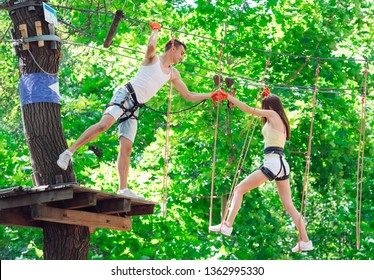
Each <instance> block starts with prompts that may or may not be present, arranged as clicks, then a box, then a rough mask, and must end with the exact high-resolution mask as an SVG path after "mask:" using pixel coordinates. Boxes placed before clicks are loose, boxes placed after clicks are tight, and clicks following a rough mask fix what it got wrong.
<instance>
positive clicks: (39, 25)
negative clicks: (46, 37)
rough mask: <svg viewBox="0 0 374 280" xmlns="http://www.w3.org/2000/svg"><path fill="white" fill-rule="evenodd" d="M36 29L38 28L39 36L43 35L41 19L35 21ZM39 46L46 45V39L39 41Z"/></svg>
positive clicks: (37, 33)
mask: <svg viewBox="0 0 374 280" xmlns="http://www.w3.org/2000/svg"><path fill="white" fill-rule="evenodd" d="M35 30H36V35H37V36H41V35H43V31H42V22H41V21H40V20H38V21H35ZM38 46H39V47H44V41H38Z"/></svg>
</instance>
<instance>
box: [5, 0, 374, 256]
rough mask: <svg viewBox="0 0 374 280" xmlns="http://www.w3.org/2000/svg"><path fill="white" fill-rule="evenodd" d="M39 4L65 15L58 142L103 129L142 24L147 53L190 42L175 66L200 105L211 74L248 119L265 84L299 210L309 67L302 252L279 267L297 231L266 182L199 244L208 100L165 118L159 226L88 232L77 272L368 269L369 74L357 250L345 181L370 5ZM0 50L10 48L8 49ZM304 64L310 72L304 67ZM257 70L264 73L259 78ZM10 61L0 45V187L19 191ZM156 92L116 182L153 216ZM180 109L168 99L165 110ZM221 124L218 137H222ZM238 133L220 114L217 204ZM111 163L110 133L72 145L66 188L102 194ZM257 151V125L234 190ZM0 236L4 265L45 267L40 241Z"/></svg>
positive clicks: (206, 181) (155, 221)
mask: <svg viewBox="0 0 374 280" xmlns="http://www.w3.org/2000/svg"><path fill="white" fill-rule="evenodd" d="M51 2H52V4H56V5H61V6H68V7H72V8H74V9H73V10H70V9H64V8H58V16H59V19H60V27H59V29H58V32H59V34H60V36H61V38H62V39H63V40H64V42H65V44H64V45H63V48H62V49H63V55H64V57H63V59H62V61H61V64H60V71H59V77H60V91H61V94H62V105H63V107H62V112H61V114H62V122H63V127H64V132H65V136H66V138H67V141H68V143H69V144H71V143H73V142H74V140H76V139H77V137H78V136H79V135H80V134H81V133H82V132H83V130H84V129H85V128H86V127H88V126H89V125H91V124H93V123H95V122H96V121H98V120H99V119H100V118H101V115H102V112H103V111H104V108H105V104H106V103H107V102H108V101H109V100H110V98H111V95H112V92H113V90H114V89H115V88H116V87H117V86H118V85H121V84H123V83H125V82H127V81H128V80H129V79H130V78H131V77H132V76H133V75H134V72H135V71H136V68H137V66H138V65H139V63H140V61H141V59H142V58H143V55H144V52H145V46H146V43H147V39H148V36H149V27H148V22H149V21H150V20H152V21H159V22H160V23H161V24H162V26H163V27H162V31H161V32H160V37H159V45H158V51H159V52H161V51H162V48H163V45H164V44H165V43H166V42H167V41H168V40H169V39H170V37H171V35H172V34H171V33H172V31H174V35H175V36H176V37H178V38H179V39H181V40H182V41H185V42H187V53H186V56H185V61H184V62H183V63H182V64H181V65H178V66H176V67H177V68H178V69H179V70H180V72H181V74H182V77H183V79H184V81H185V83H186V85H187V86H188V88H189V89H190V90H191V91H193V92H203V93H208V92H210V91H211V90H212V89H214V83H213V81H212V79H211V78H212V77H213V75H215V74H218V72H219V70H220V67H222V73H223V76H224V77H227V76H231V77H234V78H235V80H236V84H235V85H234V86H235V87H236V88H237V89H238V91H237V97H238V98H239V99H240V100H242V101H244V102H246V103H248V104H249V105H251V106H255V105H256V102H255V100H256V97H257V96H258V93H259V87H260V86H261V85H260V81H262V78H264V82H265V83H267V85H268V86H269V87H270V89H271V90H272V92H273V93H275V94H277V95H279V96H280V97H281V98H282V100H283V102H284V106H285V108H286V110H287V112H288V116H289V118H290V122H291V128H292V132H291V140H290V141H289V142H288V143H287V146H286V153H287V154H286V155H287V158H288V160H289V163H290V165H291V167H292V174H291V185H292V191H293V200H294V203H295V206H296V208H297V209H300V206H301V205H300V203H301V195H302V188H303V182H304V172H305V168H306V162H305V154H306V151H307V148H308V140H309V131H310V125H311V117H312V114H311V112H312V106H311V104H312V96H313V88H314V86H315V81H316V80H315V73H316V68H317V65H318V63H320V67H321V72H320V74H319V78H318V87H319V91H318V93H317V104H316V107H315V118H314V123H313V139H312V140H313V141H312V151H311V166H310V174H309V188H308V190H309V191H308V204H307V212H306V220H307V230H308V234H309V236H310V238H311V239H312V240H313V242H314V244H315V250H314V251H312V252H309V253H307V254H305V253H303V254H292V253H290V248H291V247H292V246H293V245H295V244H296V241H297V232H296V229H295V227H294V225H293V223H292V221H291V220H290V218H289V217H288V215H287V213H285V212H284V210H283V207H282V205H281V202H280V201H279V197H278V194H277V192H276V190H275V188H274V186H273V185H272V184H270V183H267V184H265V185H264V186H261V187H260V188H259V189H256V190H253V191H251V192H250V193H248V194H246V196H245V198H244V201H243V205H242V208H241V210H240V213H239V215H238V217H237V219H236V222H235V228H234V233H233V235H232V237H225V236H220V235H216V234H210V233H208V230H207V229H208V221H209V207H210V199H209V197H210V191H211V182H212V157H213V144H214V129H215V118H216V108H215V107H214V106H212V103H211V101H210V100H208V101H207V102H205V103H203V104H201V105H199V106H197V107H195V108H193V109H191V110H188V111H186V112H183V113H179V114H173V115H172V117H171V131H170V151H169V172H168V182H169V185H168V201H167V216H166V218H163V216H162V211H161V203H160V204H159V205H157V206H156V212H155V214H154V215H152V216H141V217H134V218H133V230H132V231H129V232H117V231H111V230H103V229H98V230H97V231H96V232H95V233H93V234H92V235H91V250H90V255H89V258H90V259H133V260H138V259H152V260H165V259H194V260H204V259H230V260H231V259H232V260H236V259H339V260H344V259H373V258H374V252H373V248H374V246H373V242H374V241H373V237H372V236H373V228H374V224H373V220H374V219H373V214H372V213H373V206H372V205H373V198H374V195H373V185H374V176H373V175H374V174H373V172H372V170H374V166H373V162H374V161H373V158H372V157H373V149H374V145H373V136H372V135H373V111H372V110H373V97H372V93H373V87H374V83H373V72H374V68H373V62H372V61H370V63H369V73H368V75H367V90H368V91H367V94H368V95H369V96H368V97H367V105H368V106H367V108H366V118H367V119H366V145H365V172H364V180H363V192H362V197H363V201H362V216H361V249H360V250H357V249H356V224H355V222H356V191H357V189H356V183H357V175H356V170H357V155H358V146H359V127H360V116H361V98H360V94H361V91H360V88H362V87H363V85H364V76H363V71H364V62H363V61H358V60H357V61H355V60H354V59H353V58H358V59H365V58H370V59H373V57H374V53H373V50H374V45H373V42H374V40H373V39H374V38H373V34H374V30H373V28H374V27H373V26H374V21H373V18H374V17H373V10H372V1H343V2H342V1H321V0H318V1H306V0H290V1H241V0H240V1H239V0H230V1H202V0H196V1H188V2H186V1H181V0H174V1H161V0H157V1H145V0H142V1H138V0H137V1H134V0H132V1H130V0H128V1H117V0H116V1H110V4H108V1H101V0H95V1H88V2H87V1H76V0H64V1H51ZM105 3H106V5H104V4H105ZM80 9H83V10H80ZM118 9H122V10H123V11H124V13H125V15H126V18H125V20H123V21H121V22H120V24H119V27H118V30H117V33H116V36H115V37H114V40H113V44H112V46H111V47H110V48H109V49H104V48H103V47H101V46H102V44H103V41H104V39H105V36H106V34H107V31H108V29H109V26H110V24H111V21H112V18H113V13H114V12H115V11H116V10H118ZM84 10H87V11H84ZM88 10H95V11H96V10H99V11H100V12H99V13H91V12H89V11H88ZM66 23H69V24H66ZM9 24H10V19H9V17H8V16H7V14H6V12H5V11H0V30H4V31H5V30H6V29H7V27H8V26H9ZM0 35H2V32H0ZM5 39H10V37H9V35H6V36H5ZM69 42H74V44H70V43H69ZM221 47H222V50H223V59H222V63H220V58H219V51H220V48H221ZM309 56H312V57H313V58H311V59H308V57H309ZM317 57H320V58H321V60H320V61H319V60H318V59H315V58H317ZM334 57H336V58H342V59H333V58H334ZM324 58H332V59H324ZM343 58H347V59H343ZM348 58H349V59H351V58H352V59H351V60H349V59H348ZM267 59H270V65H269V66H268V68H267V71H266V75H265V76H264V77H263V73H264V68H265V63H266V61H267ZM17 63H18V62H17V57H16V56H15V55H14V54H13V53H12V46H11V44H10V43H6V42H1V43H0V69H1V71H2V76H1V78H0V79H1V82H0V98H1V100H2V102H1V103H0V104H1V105H0V112H1V118H0V155H1V157H2V160H1V161H0V173H1V176H0V186H1V188H6V187H13V186H30V185H31V184H32V183H31V179H30V175H31V163H30V159H29V156H28V150H27V145H26V141H25V139H24V136H23V133H22V120H21V114H20V104H19V100H18V93H17V82H18V73H17V71H16V69H17ZM339 89H345V90H339ZM168 90H169V89H168V86H165V87H164V88H163V89H162V90H161V91H160V92H159V93H158V94H157V95H156V96H155V97H154V98H152V99H151V100H150V101H149V103H148V104H147V105H148V106H149V107H150V108H153V109H155V110H157V111H158V112H156V111H155V110H150V109H142V111H141V113H143V114H142V117H141V119H140V121H139V127H138V135H137V138H136V140H135V144H134V147H133V154H132V162H131V170H130V178H129V185H130V187H131V188H132V189H134V190H135V191H137V192H139V193H142V194H144V195H145V196H146V197H147V198H148V199H150V200H154V201H159V202H161V201H162V199H161V196H162V191H163V178H164V148H165V129H166V126H165V120H166V117H165V115H164V114H162V113H160V112H166V110H167V95H168ZM5 101H6V102H5ZM191 105H192V104H191V103H189V102H186V101H184V100H183V98H182V97H181V96H179V95H178V94H177V92H176V91H174V92H173V100H172V110H173V111H178V110H182V109H185V108H187V107H189V106H191ZM257 105H258V104H257ZM228 120H230V128H231V133H230V131H229V130H228V129H227V122H228ZM250 120H251V116H249V115H245V114H244V113H243V112H241V111H239V110H238V109H237V108H235V109H234V110H233V111H231V112H229V111H228V109H227V107H226V105H225V104H224V106H222V107H221V108H220V115H219V130H218V142H217V162H216V169H215V180H214V184H215V189H214V195H215V196H217V197H220V196H222V195H225V194H227V193H229V192H230V189H231V185H232V181H233V178H234V173H235V170H236V166H237V164H238V161H239V158H240V153H241V151H242V149H243V145H244V139H245V135H246V133H247V130H248V125H249V123H250ZM251 129H253V127H252V128H251ZM91 145H92V146H95V147H96V148H98V149H99V150H101V151H102V152H103V153H102V157H100V158H99V157H98V156H97V155H96V154H95V153H94V152H93V151H92V149H90V146H91ZM117 149H118V139H117V133H116V129H115V128H114V127H113V128H111V129H110V130H108V131H107V132H105V133H103V134H102V135H100V136H99V137H98V138H97V139H95V140H94V141H93V142H92V143H90V144H89V145H87V146H85V147H82V148H81V149H80V150H79V151H78V152H77V153H76V154H75V155H74V159H73V167H74V171H75V173H76V174H77V178H78V181H79V182H82V184H83V185H84V186H86V187H88V188H99V189H100V190H103V191H108V192H115V191H116V190H117V174H116V164H115V160H116V157H117ZM262 149H263V143H262V137H261V135H260V122H257V125H256V130H255V133H254V137H253V139H252V141H251V145H250V149H249V152H248V155H247V157H246V160H245V163H244V166H243V169H244V172H243V173H242V175H241V177H240V179H244V178H245V176H246V174H247V173H250V172H251V171H253V170H254V169H255V168H256V167H257V166H258V165H259V164H260V162H261V159H262V155H261V154H262ZM231 160H232V161H231ZM213 202H214V203H213V223H219V221H220V211H221V200H220V199H219V198H216V199H214V201H213ZM0 235H1V236H3V238H1V239H0V243H1V248H4V249H3V250H1V253H0V254H1V258H2V259H41V258H42V257H43V256H42V238H43V237H42V232H41V231H40V230H37V229H22V228H20V229H19V228H9V227H0Z"/></svg>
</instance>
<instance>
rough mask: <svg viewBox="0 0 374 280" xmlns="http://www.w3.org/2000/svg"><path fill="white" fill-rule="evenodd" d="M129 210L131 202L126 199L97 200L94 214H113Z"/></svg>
mask: <svg viewBox="0 0 374 280" xmlns="http://www.w3.org/2000/svg"><path fill="white" fill-rule="evenodd" d="M130 210H131V200H130V199H127V198H113V199H105V200H98V201H97V206H96V208H95V212H97V213H103V214H104V213H105V214H114V213H121V212H128V211H130Z"/></svg>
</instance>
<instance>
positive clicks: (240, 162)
mask: <svg viewBox="0 0 374 280" xmlns="http://www.w3.org/2000/svg"><path fill="white" fill-rule="evenodd" d="M269 65H270V58H268V59H267V61H266V65H265V69H264V72H263V75H262V80H261V85H264V80H265V75H266V71H267V69H268V67H269ZM261 93H262V88H260V90H259V92H258V94H257V96H256V100H255V105H254V107H256V106H257V102H258V99H259V98H260V96H261ZM253 123H254V127H253V129H251V128H252V125H253ZM256 125H257V122H255V116H254V115H252V116H251V120H250V122H249V125H248V129H247V134H246V137H245V140H244V144H243V148H242V151H241V154H240V157H239V160H238V164H237V167H236V170H235V174H234V179H233V182H232V184H231V189H230V193H229V196H228V199H227V203H226V208H225V211H224V213H223V215H222V222H221V224H222V223H223V222H224V221H225V220H226V217H227V214H228V211H229V208H230V204H231V202H232V198H233V193H234V192H233V190H234V187H235V186H236V185H237V183H238V180H239V177H240V171H241V167H242V166H243V163H244V160H245V159H246V157H247V153H248V151H249V147H250V145H251V142H252V139H253V135H254V132H255V130H256ZM250 131H252V134H251V137H250V138H249V141H248V137H249V132H250ZM247 142H248V145H247ZM243 155H244V156H243Z"/></svg>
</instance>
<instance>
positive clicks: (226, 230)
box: [209, 223, 232, 236]
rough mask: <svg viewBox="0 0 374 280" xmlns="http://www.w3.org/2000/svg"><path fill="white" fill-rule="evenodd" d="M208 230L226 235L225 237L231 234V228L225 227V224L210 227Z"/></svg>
mask: <svg viewBox="0 0 374 280" xmlns="http://www.w3.org/2000/svg"><path fill="white" fill-rule="evenodd" d="M209 230H210V231H214V232H220V233H222V234H224V235H227V236H230V235H231V233H232V227H228V226H226V224H225V223H223V224H219V225H216V226H210V227H209Z"/></svg>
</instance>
